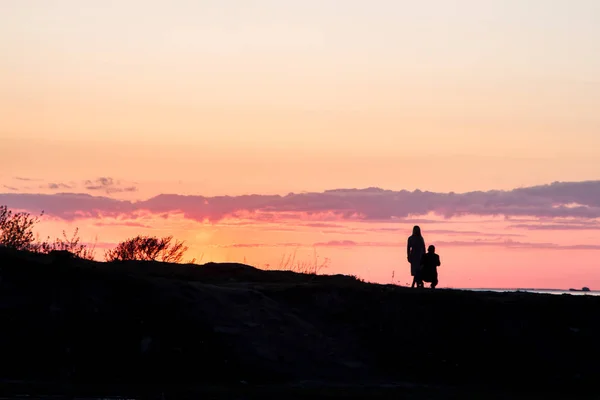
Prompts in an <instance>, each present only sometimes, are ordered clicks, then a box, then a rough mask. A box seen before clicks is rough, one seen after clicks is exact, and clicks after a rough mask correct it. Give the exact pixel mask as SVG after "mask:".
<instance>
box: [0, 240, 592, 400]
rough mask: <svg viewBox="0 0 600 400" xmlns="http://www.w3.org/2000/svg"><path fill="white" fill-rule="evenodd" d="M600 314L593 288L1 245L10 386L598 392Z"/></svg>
mask: <svg viewBox="0 0 600 400" xmlns="http://www.w3.org/2000/svg"><path fill="white" fill-rule="evenodd" d="M599 310H600V298H599V297H592V296H569V295H564V296H556V295H538V294H527V293H494V292H469V291H458V290H436V291H430V290H427V289H426V290H414V289H409V288H402V287H396V286H392V285H375V284H367V283H363V282H360V281H358V280H356V279H354V278H352V277H347V276H341V275H337V276H313V275H301V274H296V273H293V272H275V271H262V270H258V269H255V268H253V267H250V266H247V265H243V264H213V263H209V264H205V265H202V266H195V265H174V264H162V263H149V262H124V263H97V262H89V261H81V260H72V259H69V258H68V257H64V256H61V255H60V254H57V255H49V256H48V255H36V254H29V253H21V252H14V251H10V250H7V249H0V322H1V329H0V357H1V360H2V362H1V363H0V380H1V382H3V385H4V387H5V388H12V389H13V390H17V388H18V390H21V391H24V390H25V391H26V390H29V391H40V390H45V391H46V392H47V393H50V392H54V393H58V392H60V391H63V392H64V391H69V390H70V391H71V393H74V392H81V391H86V390H87V391H89V392H90V393H93V394H100V392H102V391H105V394H111V393H113V392H115V393H113V394H119V393H125V392H129V393H131V394H139V393H140V392H139V391H140V390H146V391H147V392H148V393H153V394H156V393H159V392H161V391H164V392H165V393H168V394H170V397H169V396H167V397H166V398H167V399H169V398H174V394H173V393H174V392H175V391H177V390H179V391H187V392H189V393H193V392H194V391H200V390H208V389H207V388H215V387H220V388H223V387H229V390H238V391H240V390H244V391H251V390H254V391H258V392H260V394H257V396H258V397H257V398H267V397H268V395H269V393H270V394H271V395H273V396H274V397H279V398H281V396H282V394H281V393H284V392H285V393H286V394H285V395H284V397H286V398H292V397H291V396H292V395H291V394H290V393H292V394H293V393H296V394H298V395H299V393H304V394H306V393H308V392H310V391H311V390H312V391H313V392H314V391H318V392H319V393H321V394H323V393H329V394H340V393H341V394H345V395H349V394H354V395H359V394H360V395H361V396H362V395H366V394H365V392H364V391H367V390H370V391H371V392H369V396H373V397H372V398H379V397H376V396H377V395H380V396H383V395H389V396H392V397H393V396H396V395H397V394H398V390H400V391H401V392H402V393H403V394H408V393H409V392H410V393H413V394H414V395H415V396H417V397H411V398H419V395H420V394H423V395H424V394H426V393H430V394H431V393H434V392H435V393H437V394H438V395H440V396H442V397H439V398H448V397H449V395H450V394H453V393H458V392H460V393H463V394H464V392H463V389H462V388H468V391H467V392H468V393H475V392H477V393H486V394H485V396H486V398H493V397H490V396H492V394H495V395H496V396H501V395H502V394H503V393H504V391H511V390H514V389H515V388H517V387H518V386H523V387H526V388H528V389H529V390H532V391H533V393H535V394H536V395H541V394H546V393H547V394H548V395H550V394H558V393H561V392H565V391H566V392H568V393H569V394H570V396H571V397H572V396H574V395H576V394H577V393H580V392H583V391H586V390H587V391H590V393H593V392H592V390H593V391H596V392H597V388H596V387H595V384H596V380H597V378H598V377H599V376H600V364H599V363H598V360H599V356H600V346H599V344H598V340H599V338H600V319H599V318H598V312H599ZM299 382H304V383H302V385H304V386H303V389H302V388H301V387H299V386H297V385H299ZM309 382H312V383H309ZM407 383H409V384H411V385H417V386H416V387H413V388H412V389H411V387H412V386H407ZM333 384H337V385H342V386H335V387H334V386H332V385H333ZM384 384H389V385H392V384H393V385H392V386H384ZM261 385H270V386H269V388H271V389H269V390H271V392H269V391H268V390H267V389H266V388H265V387H264V386H261ZM294 385H296V386H294ZM357 385H359V386H360V387H362V388H360V387H357ZM394 385H399V386H398V387H397V386H394ZM420 385H424V386H420ZM274 388H279V389H277V390H279V392H277V390H276V389H274ZM325 388H327V389H325ZM259 389H260V390H259ZM7 390H8V389H7ZM215 390H217V389H215ZM361 390H362V391H363V392H361ZM282 391H283V392H282ZM436 391H437V392H436ZM480 391H481V392H480ZM116 392H119V393H116ZM217 392H218V390H217ZM217 392H215V393H217ZM258 392H257V393H258ZM313 392H311V393H313ZM315 393H316V392H315ZM180 394H181V393H180ZM221 394H223V393H222V392H221ZM313 394H314V393H313ZM215 396H216V395H215ZM431 396H433V394H431ZM392 397H390V398H392ZM191 398H193V397H191ZM215 398H216V397H215ZM224 398H226V397H224ZM298 398H300V397H298ZM429 398H431V397H429ZM436 398H437V397H436Z"/></svg>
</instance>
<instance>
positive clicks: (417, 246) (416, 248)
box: [406, 225, 425, 288]
mask: <svg viewBox="0 0 600 400" xmlns="http://www.w3.org/2000/svg"><path fill="white" fill-rule="evenodd" d="M424 254H425V240H424V239H423V235H421V228H420V227H419V226H417V225H415V226H414V227H413V232H412V235H411V236H410V237H409V238H408V242H407V244H406V255H407V259H408V262H409V263H410V274H411V275H412V277H413V281H412V285H411V286H410V287H411V288H414V287H415V285H416V286H417V287H423V281H422V280H421V257H423V255H424Z"/></svg>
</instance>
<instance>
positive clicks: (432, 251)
mask: <svg viewBox="0 0 600 400" xmlns="http://www.w3.org/2000/svg"><path fill="white" fill-rule="evenodd" d="M427 252H429V253H435V246H434V245H432V244H431V245H429V247H428V248H427Z"/></svg>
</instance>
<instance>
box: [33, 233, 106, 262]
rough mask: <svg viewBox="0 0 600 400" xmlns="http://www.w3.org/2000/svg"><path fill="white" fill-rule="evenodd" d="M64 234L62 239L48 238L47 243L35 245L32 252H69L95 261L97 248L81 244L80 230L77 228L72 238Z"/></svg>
mask: <svg viewBox="0 0 600 400" xmlns="http://www.w3.org/2000/svg"><path fill="white" fill-rule="evenodd" d="M62 234H63V237H62V238H56V239H54V241H50V237H48V238H47V239H46V241H44V242H41V243H36V244H34V245H33V249H32V250H33V251H36V252H38V253H46V254H49V253H52V252H69V253H71V254H72V255H73V256H75V257H78V258H82V259H84V260H93V259H94V256H95V253H96V249H95V247H96V246H95V245H94V246H91V247H89V246H88V245H86V244H82V243H80V240H81V238H80V237H79V228H75V232H73V236H72V237H71V238H69V237H68V236H67V233H66V232H65V231H63V232H62Z"/></svg>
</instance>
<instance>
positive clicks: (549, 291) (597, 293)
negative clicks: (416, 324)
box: [453, 288, 600, 296]
mask: <svg viewBox="0 0 600 400" xmlns="http://www.w3.org/2000/svg"><path fill="white" fill-rule="evenodd" d="M453 289H457V290H471V291H475V292H528V293H544V294H577V295H583V294H586V295H590V296H600V291H598V290H590V291H582V290H581V289H577V290H574V291H573V290H569V289H533V288H453Z"/></svg>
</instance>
